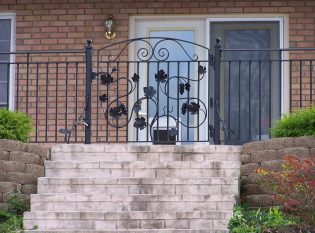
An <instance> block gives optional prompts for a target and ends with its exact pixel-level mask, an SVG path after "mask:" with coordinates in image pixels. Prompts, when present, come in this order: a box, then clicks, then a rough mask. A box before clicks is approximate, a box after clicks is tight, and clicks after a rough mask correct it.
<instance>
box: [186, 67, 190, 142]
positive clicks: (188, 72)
mask: <svg viewBox="0 0 315 233" xmlns="http://www.w3.org/2000/svg"><path fill="white" fill-rule="evenodd" d="M187 65H188V67H187V77H190V61H188V62H187ZM187 82H188V84H189V85H190V83H189V79H188V80H187ZM189 98H190V90H189V91H187V104H189V102H190V101H189ZM187 126H188V127H187V142H189V133H190V132H189V131H190V128H189V126H190V124H189V112H187Z"/></svg>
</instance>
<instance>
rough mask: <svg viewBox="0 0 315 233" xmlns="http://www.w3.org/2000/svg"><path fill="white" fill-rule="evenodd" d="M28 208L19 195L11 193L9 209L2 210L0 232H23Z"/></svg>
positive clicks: (0, 211)
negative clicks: (24, 216)
mask: <svg viewBox="0 0 315 233" xmlns="http://www.w3.org/2000/svg"><path fill="white" fill-rule="evenodd" d="M25 211H27V208H26V206H25V205H24V202H23V200H22V198H21V196H20V194H19V193H15V192H14V193H11V194H10V196H9V209H8V210H0V232H1V233H16V232H19V231H20V230H23V213H24V212H25Z"/></svg>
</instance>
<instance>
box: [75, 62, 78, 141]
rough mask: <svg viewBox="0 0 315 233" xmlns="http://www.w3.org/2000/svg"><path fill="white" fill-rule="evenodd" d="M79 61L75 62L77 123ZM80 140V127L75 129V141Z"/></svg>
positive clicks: (76, 117)
mask: <svg viewBox="0 0 315 233" xmlns="http://www.w3.org/2000/svg"><path fill="white" fill-rule="evenodd" d="M78 66H79V64H78V63H75V123H76V122H77V121H78ZM77 141H78V129H77V128H76V129H75V142H77Z"/></svg>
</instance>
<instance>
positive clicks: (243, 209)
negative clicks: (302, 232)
mask: <svg viewBox="0 0 315 233" xmlns="http://www.w3.org/2000/svg"><path fill="white" fill-rule="evenodd" d="M297 222H298V220H297V219H294V218H291V217H288V216H286V215H284V214H283V212H282V211H281V210H279V209H278V208H270V209H269V211H262V210H260V209H258V210H255V209H249V208H248V207H247V206H236V207H235V208H234V211H233V217H232V218H231V220H230V222H229V230H230V232H231V233H264V232H273V231H272V230H283V229H289V227H290V226H293V225H296V223H297ZM280 232H281V231H280ZM284 232H289V231H284Z"/></svg>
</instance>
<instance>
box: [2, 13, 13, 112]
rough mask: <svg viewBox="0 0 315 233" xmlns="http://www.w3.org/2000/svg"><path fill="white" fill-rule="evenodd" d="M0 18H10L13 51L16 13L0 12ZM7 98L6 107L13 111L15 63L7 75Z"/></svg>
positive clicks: (11, 61) (11, 48) (11, 49)
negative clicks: (8, 75)
mask: <svg viewBox="0 0 315 233" xmlns="http://www.w3.org/2000/svg"><path fill="white" fill-rule="evenodd" d="M1 19H9V20H11V35H10V36H11V41H10V42H11V43H10V52H15V49H16V47H15V43H16V14H15V13H14V12H10V13H0V20H1ZM14 62H15V55H14V54H11V55H10V63H14ZM8 82H9V99H8V108H9V110H11V111H13V110H14V108H15V106H14V103H15V64H11V65H10V77H9V80H8Z"/></svg>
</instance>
